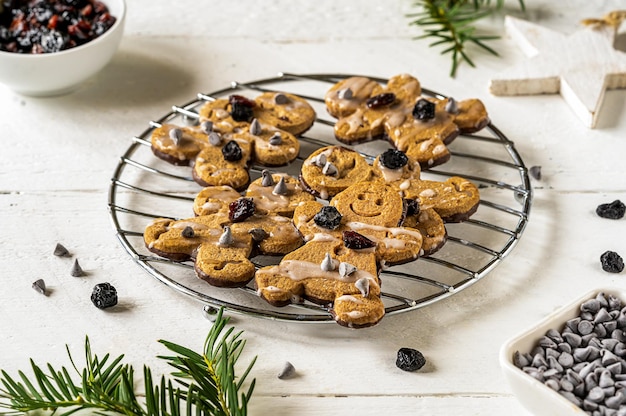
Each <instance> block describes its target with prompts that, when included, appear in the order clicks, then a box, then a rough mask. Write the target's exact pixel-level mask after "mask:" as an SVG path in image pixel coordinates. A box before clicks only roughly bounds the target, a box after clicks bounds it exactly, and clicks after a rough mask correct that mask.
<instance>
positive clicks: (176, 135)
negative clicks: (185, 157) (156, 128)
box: [169, 128, 183, 145]
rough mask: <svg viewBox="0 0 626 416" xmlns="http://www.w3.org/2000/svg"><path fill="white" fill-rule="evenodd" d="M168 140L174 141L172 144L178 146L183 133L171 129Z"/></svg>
mask: <svg viewBox="0 0 626 416" xmlns="http://www.w3.org/2000/svg"><path fill="white" fill-rule="evenodd" d="M169 136H170V139H172V140H173V141H174V144H176V145H178V144H179V143H180V141H181V140H182V139H183V131H182V130H181V129H178V128H173V129H171V130H170V132H169Z"/></svg>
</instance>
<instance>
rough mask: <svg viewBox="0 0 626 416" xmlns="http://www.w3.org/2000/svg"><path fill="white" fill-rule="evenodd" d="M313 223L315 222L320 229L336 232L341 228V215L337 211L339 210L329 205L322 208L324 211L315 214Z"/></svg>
mask: <svg viewBox="0 0 626 416" xmlns="http://www.w3.org/2000/svg"><path fill="white" fill-rule="evenodd" d="M313 221H315V224H317V225H319V226H320V227H324V228H328V229H329V230H334V229H335V228H337V227H339V224H340V223H341V214H340V213H339V211H337V208H335V207H331V206H330V205H327V206H324V207H322V209H320V210H319V212H318V213H317V214H315V216H314V217H313Z"/></svg>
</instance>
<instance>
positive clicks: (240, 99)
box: [228, 94, 256, 108]
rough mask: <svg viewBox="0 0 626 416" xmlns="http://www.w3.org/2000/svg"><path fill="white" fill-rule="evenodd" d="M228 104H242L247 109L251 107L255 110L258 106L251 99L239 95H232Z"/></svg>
mask: <svg viewBox="0 0 626 416" xmlns="http://www.w3.org/2000/svg"><path fill="white" fill-rule="evenodd" d="M228 102H229V104H230V105H233V104H235V103H237V104H241V105H243V106H245V107H250V108H254V106H255V105H256V103H255V102H254V101H252V100H251V99H249V98H247V97H244V96H243V95H237V94H232V95H230V96H229V97H228Z"/></svg>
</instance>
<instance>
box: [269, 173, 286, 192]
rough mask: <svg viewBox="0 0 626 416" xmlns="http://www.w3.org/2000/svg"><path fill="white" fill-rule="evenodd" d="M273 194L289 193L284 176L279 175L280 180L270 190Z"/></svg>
mask: <svg viewBox="0 0 626 416" xmlns="http://www.w3.org/2000/svg"><path fill="white" fill-rule="evenodd" d="M272 193H273V194H274V195H287V194H288V193H289V189H288V188H287V184H286V183H285V177H284V176H281V177H280V180H279V181H278V183H277V184H276V186H275V187H274V189H273V190H272Z"/></svg>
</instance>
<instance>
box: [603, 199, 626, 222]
mask: <svg viewBox="0 0 626 416" xmlns="http://www.w3.org/2000/svg"><path fill="white" fill-rule="evenodd" d="M624 213H626V205H624V203H623V202H622V201H620V200H619V199H616V200H615V201H613V202H611V203H610V204H600V205H598V207H597V208H596V214H598V216H600V217H602V218H608V219H611V220H619V219H620V218H623V217H624Z"/></svg>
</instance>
